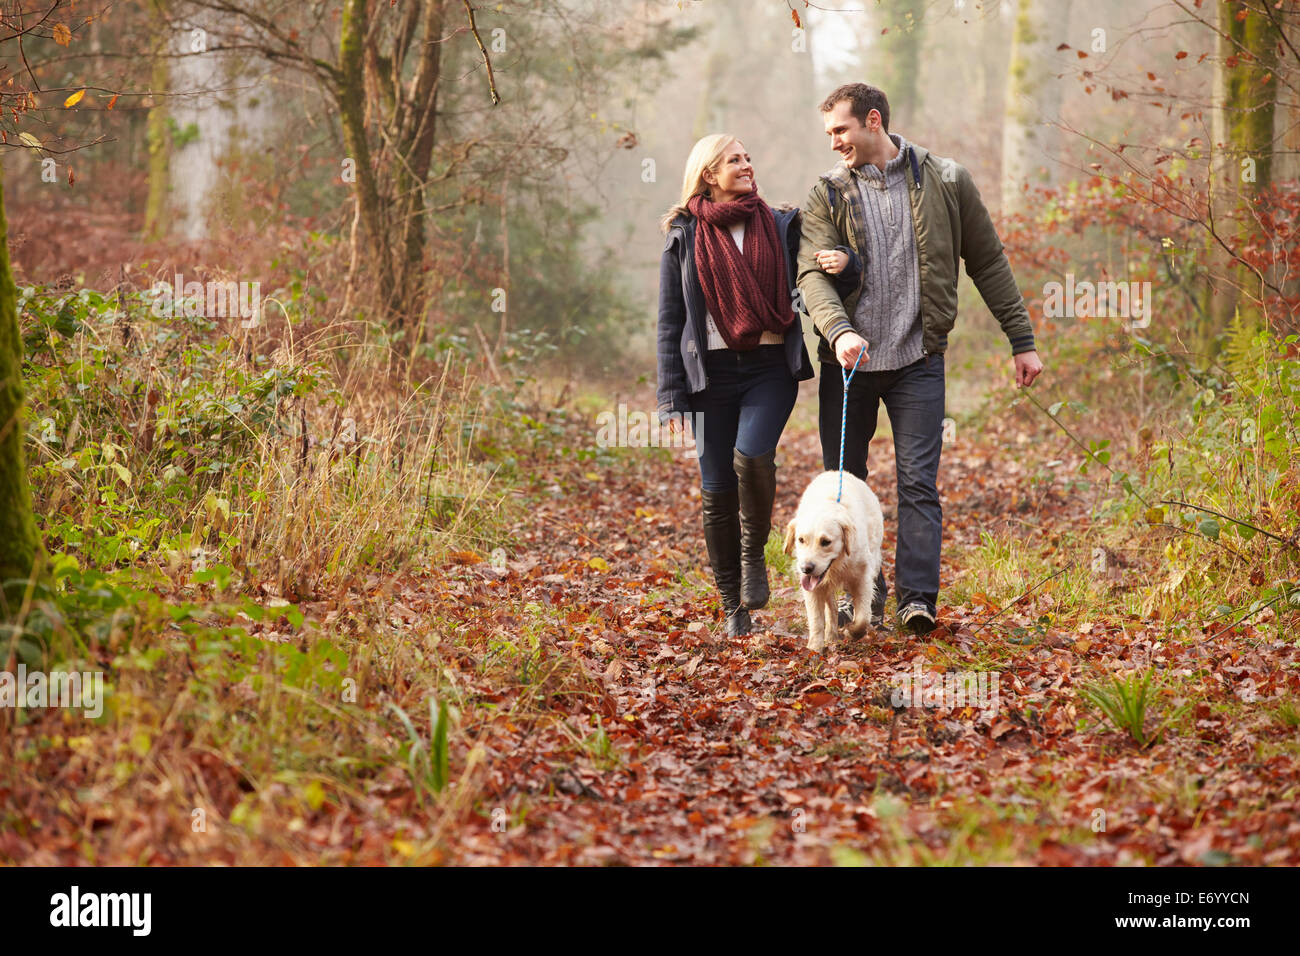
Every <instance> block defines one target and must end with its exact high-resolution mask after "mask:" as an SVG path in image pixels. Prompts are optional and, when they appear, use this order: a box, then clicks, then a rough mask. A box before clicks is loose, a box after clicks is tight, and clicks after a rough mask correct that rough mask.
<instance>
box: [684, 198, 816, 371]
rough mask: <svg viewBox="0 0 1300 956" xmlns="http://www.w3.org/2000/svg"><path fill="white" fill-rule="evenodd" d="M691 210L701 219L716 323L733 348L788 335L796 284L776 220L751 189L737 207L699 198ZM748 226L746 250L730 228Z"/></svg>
mask: <svg viewBox="0 0 1300 956" xmlns="http://www.w3.org/2000/svg"><path fill="white" fill-rule="evenodd" d="M686 208H687V209H689V210H690V211H691V213H692V214H694V216H695V218H696V219H697V220H699V222H698V225H697V226H696V229H695V267H696V271H697V272H698V273H699V276H700V287H701V288H702V289H703V290H704V304H705V305H706V306H708V309H709V313H710V314H711V315H712V316H713V320H714V323H715V324H716V325H717V327H718V332H719V333H721V335H722V338H723V341H725V342H726V343H727V347H728V348H732V349H736V350H738V351H747V350H749V349H753V348H757V347H758V340H759V337H760V336H762V334H763V333H764V332H779V333H785V332H786V331H787V330H788V329H789V328H790V326H791V325H793V324H794V309H793V307H792V306H791V303H790V280H789V277H788V276H787V275H786V272H785V257H784V256H783V255H782V254H781V247H780V244H779V242H778V241H777V236H776V217H775V216H773V215H772V209H771V207H770V206H768V204H767V203H765V202H763V200H761V199H759V198H758V190H751V191H750V192H748V193H746V194H745V195H744V196H742V197H741V198H740V199H735V200H732V201H731V202H713V201H712V200H710V199H706V198H705V197H704V196H695V197H693V198H692V199H691V200H690V202H688V203H687V204H686ZM742 220H743V221H745V251H744V253H743V254H742V253H741V251H740V250H739V249H737V248H736V242H735V240H734V239H733V238H732V237H731V232H730V229H731V227H732V226H734V225H735V224H736V223H738V222H741V221H742Z"/></svg>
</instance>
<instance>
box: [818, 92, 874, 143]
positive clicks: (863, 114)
mask: <svg viewBox="0 0 1300 956" xmlns="http://www.w3.org/2000/svg"><path fill="white" fill-rule="evenodd" d="M841 100H848V101H849V103H850V111H851V112H852V113H853V115H854V116H855V117H857V119H858V122H860V123H861V124H862V125H863V126H865V125H867V114H868V113H870V112H871V111H872V110H875V111H876V112H878V113H879V114H880V125H881V127H883V128H884V130H885V132H886V133H888V132H889V99H888V98H887V97H886V96H885V91H884V90H881V89H877V88H876V87H874V86H869V85H868V84H866V83H845V84H844V85H843V86H840V87H837V88H836V89H835V91H834V92H833V93H831V95H830V96H828V97H826V99H825V100H824V101H823V102H822V112H823V113H829V112H830V111H831V110H832V109H834V108H835V104H836V103H839V102H840V101H841Z"/></svg>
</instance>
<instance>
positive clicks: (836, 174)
mask: <svg viewBox="0 0 1300 956" xmlns="http://www.w3.org/2000/svg"><path fill="white" fill-rule="evenodd" d="M889 138H890V139H891V140H893V141H894V145H895V146H897V147H898V148H899V154H898V157H897V158H898V160H899V161H902V162H904V163H906V164H907V165H908V166H910V167H911V170H910V171H909V172H908V178H909V179H912V180H913V182H915V183H916V185H920V183H919V182H917V181H916V177H918V176H919V174H920V170H921V167H922V166H924V165H925V161H926V159H927V158H929V155H930V151H929V150H928V149H926V148H925V147H924V146H917V145H916V144H915V143H909V142H908V141H907V140H905V139H903V137H901V136H899V135H898V134H897V133H890V134H889ZM913 160H915V162H913ZM891 162H892V161H891ZM860 175H861V173H858V172H857V171H856V170H852V169H849V167H848V166H846V165H845V164H844V161H843V160H840V161H839V162H838V163H836V164H835V166H834V167H833V168H832V169H830V170H829V171H828V172H825V173H822V179H824V180H826V182H827V183H829V184H830V185H831V186H834V187H835V188H836V189H838V190H839V191H840V192H846V191H847V190H848V189H849V187H850V186H852V185H854V183H853V180H854V179H855V178H856V177H857V176H860Z"/></svg>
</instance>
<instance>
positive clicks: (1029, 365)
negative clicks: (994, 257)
mask: <svg viewBox="0 0 1300 956" xmlns="http://www.w3.org/2000/svg"><path fill="white" fill-rule="evenodd" d="M847 337H848V336H847V335H845V338H847ZM1012 357H1013V358H1014V359H1015V362H1016V388H1028V387H1029V386H1030V385H1033V384H1034V379H1036V378H1038V376H1039V375H1040V374H1042V371H1043V362H1042V360H1041V359H1040V358H1039V357H1038V353H1037V352H1021V353H1020V354H1019V355H1015V356H1012Z"/></svg>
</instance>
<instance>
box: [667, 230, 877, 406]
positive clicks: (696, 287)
mask: <svg viewBox="0 0 1300 956" xmlns="http://www.w3.org/2000/svg"><path fill="white" fill-rule="evenodd" d="M772 214H773V216H774V217H775V218H776V235H777V240H778V241H779V242H780V243H781V247H782V249H783V251H784V252H785V266H786V275H787V276H788V277H789V283H790V290H791V308H793V307H794V303H795V302H800V304H802V302H801V301H800V299H798V298H796V294H797V292H798V288H799V287H798V283H797V281H796V278H797V277H796V273H795V270H796V268H797V264H798V259H799V231H800V230H799V221H798V220H799V210H798V209H773V210H772ZM695 226H696V219H695V217H694V216H691V215H688V214H685V213H683V214H682V215H679V216H678V217H677V218H676V219H674V220H673V222H672V224H671V225H670V226H669V227H668V236H667V238H666V239H665V241H664V252H663V258H662V259H661V260H660V262H659V348H658V352H659V398H658V404H659V417H660V419H664V418H666V417H667V416H668V415H670V414H673V413H676V414H688V413H689V412H690V411H691V404H690V396H691V395H692V394H694V393H696V392H702V391H704V389H705V388H707V387H708V377H707V376H706V374H705V371H704V358H705V356H706V355H707V354H708V337H707V332H706V329H705V318H704V317H705V315H706V314H707V313H708V308H707V307H706V306H705V304H704V290H703V289H702V288H701V287H700V279H699V276H698V275H697V274H696V271H695ZM836 248H839V249H840V250H841V251H842V252H848V253H849V259H850V262H849V265H848V266H847V267H846V268H845V269H844V271H843V272H841V273H840V274H839V275H837V276H835V280H836V286H840V285H843V286H845V287H846V288H856V287H857V279H858V276H857V270H858V268H859V263H858V260H857V257H856V256H854V255H853V253H852V252H851V250H849V249H848V248H847V247H836ZM785 357H786V364H787V365H788V366H789V367H790V374H791V375H792V376H794V378H795V380H796V381H802V380H804V379H808V378H812V377H813V368H812V361H811V360H810V359H809V357H808V349H807V348H806V347H805V346H804V341H803V321H802V318H801V313H800V312H799V311H797V310H796V311H795V321H794V324H793V325H792V326H790V329H789V331H788V332H786V336H785Z"/></svg>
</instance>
